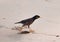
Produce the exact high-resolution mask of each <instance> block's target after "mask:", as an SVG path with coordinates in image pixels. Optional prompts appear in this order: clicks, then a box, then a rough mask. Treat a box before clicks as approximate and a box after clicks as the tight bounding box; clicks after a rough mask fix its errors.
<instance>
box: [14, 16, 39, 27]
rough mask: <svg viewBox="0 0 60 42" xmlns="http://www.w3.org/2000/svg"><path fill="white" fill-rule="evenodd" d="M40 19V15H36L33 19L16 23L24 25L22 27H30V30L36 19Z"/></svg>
mask: <svg viewBox="0 0 60 42" xmlns="http://www.w3.org/2000/svg"><path fill="white" fill-rule="evenodd" d="M38 18H40V16H39V15H35V16H33V17H32V18H28V19H25V20H22V21H19V22H16V23H15V24H19V23H22V24H23V26H22V27H24V26H28V28H30V25H31V24H32V23H33V22H34V21H35V20H36V19H38Z"/></svg>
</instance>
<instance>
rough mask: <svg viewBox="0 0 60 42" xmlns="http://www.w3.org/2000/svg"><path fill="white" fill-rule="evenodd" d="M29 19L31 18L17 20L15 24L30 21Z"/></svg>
mask: <svg viewBox="0 0 60 42" xmlns="http://www.w3.org/2000/svg"><path fill="white" fill-rule="evenodd" d="M30 20H31V18H29V19H25V20H22V21H19V22H16V23H15V24H18V23H23V24H24V23H26V22H28V21H30Z"/></svg>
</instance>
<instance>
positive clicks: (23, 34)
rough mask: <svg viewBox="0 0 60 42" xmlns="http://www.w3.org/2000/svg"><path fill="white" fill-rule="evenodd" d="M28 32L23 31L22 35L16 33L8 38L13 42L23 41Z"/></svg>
mask: <svg viewBox="0 0 60 42" xmlns="http://www.w3.org/2000/svg"><path fill="white" fill-rule="evenodd" d="M28 33H29V32H28V31H23V32H20V33H14V34H10V35H8V36H7V37H8V38H9V39H11V40H14V41H17V40H22V38H24V37H25V35H28Z"/></svg>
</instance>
